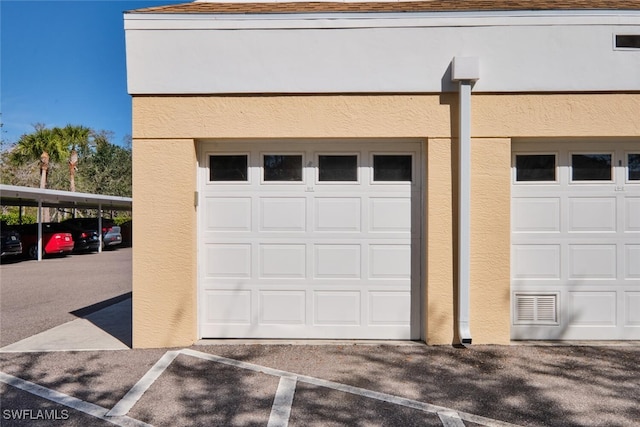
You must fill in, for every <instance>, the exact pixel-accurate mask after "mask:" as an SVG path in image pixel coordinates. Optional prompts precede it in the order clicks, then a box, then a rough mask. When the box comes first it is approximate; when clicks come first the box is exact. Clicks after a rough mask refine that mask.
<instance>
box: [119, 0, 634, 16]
mask: <svg viewBox="0 0 640 427" xmlns="http://www.w3.org/2000/svg"><path fill="white" fill-rule="evenodd" d="M525 10H640V0H423V1H400V2H357V3H353V2H348V3H344V2H291V3H209V2H191V3H183V4H176V5H167V6H157V7H147V8H144V9H137V10H133V11H130V12H129V13H175V14H194V13H195V14H198V13H202V14H205V13H206V14H231V13H235V14H263V13H339V12H347V13H364V12H378V13H383V12H473V11H525Z"/></svg>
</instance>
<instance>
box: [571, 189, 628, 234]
mask: <svg viewBox="0 0 640 427" xmlns="http://www.w3.org/2000/svg"><path fill="white" fill-rule="evenodd" d="M569 231H570V232H571V231H580V232H612V231H613V232H614V231H616V198H615V197H606V198H605V197H602V198H601V197H592V198H589V197H570V198H569Z"/></svg>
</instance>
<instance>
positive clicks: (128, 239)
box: [120, 220, 133, 247]
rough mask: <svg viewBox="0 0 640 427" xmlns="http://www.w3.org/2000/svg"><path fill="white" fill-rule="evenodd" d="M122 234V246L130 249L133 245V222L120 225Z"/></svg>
mask: <svg viewBox="0 0 640 427" xmlns="http://www.w3.org/2000/svg"><path fill="white" fill-rule="evenodd" d="M120 233H121V234H122V246H126V247H130V246H132V245H133V222H132V221H131V220H129V221H126V222H123V223H122V224H120Z"/></svg>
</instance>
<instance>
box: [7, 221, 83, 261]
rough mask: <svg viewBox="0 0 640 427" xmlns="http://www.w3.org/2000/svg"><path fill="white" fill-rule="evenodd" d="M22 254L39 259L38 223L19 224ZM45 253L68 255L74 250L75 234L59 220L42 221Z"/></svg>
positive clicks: (17, 227)
mask: <svg viewBox="0 0 640 427" xmlns="http://www.w3.org/2000/svg"><path fill="white" fill-rule="evenodd" d="M15 230H16V231H18V232H19V233H20V238H21V240H22V255H26V256H28V257H29V258H31V259H38V224H28V225H19V226H16V227H15ZM42 248H43V255H54V254H60V255H66V254H69V253H71V251H73V236H72V235H71V233H69V232H68V231H67V230H66V229H65V228H64V227H61V226H60V224H58V223H57V222H44V223H42Z"/></svg>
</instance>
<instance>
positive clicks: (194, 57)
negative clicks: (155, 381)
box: [125, 11, 640, 94]
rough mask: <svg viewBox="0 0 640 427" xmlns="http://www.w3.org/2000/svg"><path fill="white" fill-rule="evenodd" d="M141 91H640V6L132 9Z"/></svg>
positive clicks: (135, 83)
mask: <svg viewBox="0 0 640 427" xmlns="http://www.w3.org/2000/svg"><path fill="white" fill-rule="evenodd" d="M125 30H126V43H127V74H128V76H127V78H128V89H129V93H131V94H224V93H339V92H348V93H358V92H362V93H366V92H378V93H385V92H386V93H393V92H405V93H412V92H416V93H424V92H441V91H451V90H453V89H454V86H453V85H452V83H451V82H450V80H451V78H450V64H451V60H452V58H453V57H454V56H475V57H478V58H479V59H480V80H478V82H477V83H476V85H475V86H474V91H476V92H478V91H481V92H538V91H541V92H545V91H549V92H557V91H638V90H640V49H633V50H631V49H627V50H623V49H615V46H614V38H615V35H616V34H636V35H640V12H606V11H593V12H548V11H547V12H491V13H464V12H462V13H460V12H459V13H401V14H400V13H396V14H393V13H376V14H373V13H370V14H353V13H352V14H287V15H275V14H271V15H206V14H191V15H187V14H182V15H181V14H148V13H145V14H136V13H130V14H125Z"/></svg>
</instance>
